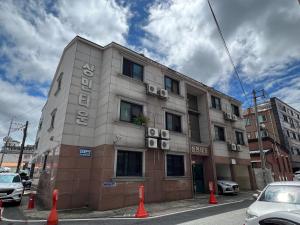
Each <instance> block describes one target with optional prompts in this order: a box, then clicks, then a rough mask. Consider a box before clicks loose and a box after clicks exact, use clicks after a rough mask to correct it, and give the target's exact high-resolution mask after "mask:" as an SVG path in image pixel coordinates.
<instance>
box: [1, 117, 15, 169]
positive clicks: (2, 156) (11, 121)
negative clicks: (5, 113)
mask: <svg viewBox="0 0 300 225" xmlns="http://www.w3.org/2000/svg"><path fill="white" fill-rule="evenodd" d="M13 121H14V117H12V118H11V120H10V125H9V129H8V133H7V140H6V141H5V145H4V149H3V150H4V151H3V152H2V155H1V161H0V167H1V166H2V163H3V158H4V154H5V151H6V148H7V142H8V141H9V135H10V131H11V126H12V123H13Z"/></svg>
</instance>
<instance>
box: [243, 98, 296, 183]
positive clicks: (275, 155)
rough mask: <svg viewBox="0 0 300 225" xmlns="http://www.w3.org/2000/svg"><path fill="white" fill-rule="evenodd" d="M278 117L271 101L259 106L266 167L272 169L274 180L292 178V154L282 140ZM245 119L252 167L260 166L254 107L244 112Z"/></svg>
mask: <svg viewBox="0 0 300 225" xmlns="http://www.w3.org/2000/svg"><path fill="white" fill-rule="evenodd" d="M276 118H277V117H276V110H274V108H273V104H272V103H271V102H270V101H269V102H266V103H264V104H261V105H259V106H258V120H259V124H260V128H259V129H260V130H261V136H262V144H263V151H264V153H265V158H266V167H267V168H268V169H270V170H271V171H272V177H273V180H275V181H281V180H292V178H293V171H292V164H291V155H290V152H289V149H288V146H286V145H285V143H284V142H282V138H281V135H282V134H280V129H281V128H280V126H279V124H278V122H277V119H276ZM244 119H245V124H246V131H247V138H248V142H249V149H250V155H251V163H252V167H253V168H260V167H261V160H260V153H259V146H258V128H257V125H256V117H255V112H254V109H253V108H249V109H248V110H246V111H245V112H244Z"/></svg>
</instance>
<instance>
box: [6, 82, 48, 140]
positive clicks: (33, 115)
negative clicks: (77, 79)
mask: <svg viewBox="0 0 300 225" xmlns="http://www.w3.org/2000/svg"><path fill="white" fill-rule="evenodd" d="M0 90H1V95H0V105H1V111H0V115H1V116H0V138H1V139H2V138H3V137H5V136H6V135H7V132H8V129H9V123H10V120H11V118H12V117H13V116H14V117H15V118H14V122H18V123H23V124H25V121H26V120H28V121H29V127H28V139H27V141H26V143H27V144H32V143H34V141H35V134H36V127H37V124H38V121H39V118H40V114H41V108H42V106H43V105H44V103H45V99H44V98H41V97H34V96H30V95H28V94H27V92H26V90H25V88H24V87H23V86H21V85H12V84H10V83H9V82H5V81H1V80H0ZM13 127H19V126H16V125H14V126H13ZM11 136H12V137H14V138H16V139H17V140H22V132H21V131H16V132H13V133H12V134H11ZM0 141H1V140H0Z"/></svg>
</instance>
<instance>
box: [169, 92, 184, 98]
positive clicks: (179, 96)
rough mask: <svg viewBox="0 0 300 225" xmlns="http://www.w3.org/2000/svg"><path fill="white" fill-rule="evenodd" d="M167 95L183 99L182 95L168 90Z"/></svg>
mask: <svg viewBox="0 0 300 225" xmlns="http://www.w3.org/2000/svg"><path fill="white" fill-rule="evenodd" d="M168 94H169V96H171V97H175V98H180V99H184V96H183V95H181V94H175V93H173V92H170V91H168Z"/></svg>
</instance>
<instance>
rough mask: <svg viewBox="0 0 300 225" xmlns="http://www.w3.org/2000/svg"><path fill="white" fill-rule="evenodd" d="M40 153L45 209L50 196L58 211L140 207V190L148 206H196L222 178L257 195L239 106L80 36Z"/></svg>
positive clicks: (61, 76)
mask: <svg viewBox="0 0 300 225" xmlns="http://www.w3.org/2000/svg"><path fill="white" fill-rule="evenodd" d="M233 115H234V116H233ZM236 144H237V145H238V149H237V148H234V147H233V148H232V146H237V145H236ZM36 146H37V150H36V157H35V159H34V160H33V161H32V163H33V165H34V171H35V173H34V177H35V178H36V179H38V181H39V182H38V198H39V199H40V200H41V201H42V202H43V203H44V204H45V206H48V207H49V206H50V201H51V191H52V190H53V188H57V189H59V193H60V194H59V195H60V197H59V199H60V201H58V208H77V207H83V206H89V207H91V208H93V209H98V210H106V209H113V208H120V207H124V206H128V205H132V204H136V203H137V201H138V197H137V196H138V186H139V185H140V184H144V186H145V200H146V202H160V201H170V200H176V199H184V198H191V197H192V196H193V193H194V192H200V193H201V192H206V191H208V182H209V181H214V182H215V183H216V180H217V179H220V178H227V179H232V180H236V181H237V182H238V183H240V186H241V188H242V189H243V188H244V189H250V188H251V182H250V180H251V179H252V174H251V166H250V155H249V149H248V143H247V140H246V136H245V127H244V124H243V120H242V118H241V103H240V102H239V101H237V100H235V99H233V98H231V97H229V96H227V95H225V94H222V93H220V92H217V91H216V90H214V89H212V88H210V87H208V86H206V85H204V84H202V83H200V82H197V81H195V80H193V79H191V78H189V77H187V76H185V75H183V74H180V73H178V72H176V71H174V70H171V69H170V68H168V67H166V66H163V65H161V64H159V63H157V62H155V61H153V60H151V59H149V58H147V57H145V56H144V55H141V54H138V53H136V52H134V51H131V50H129V49H127V48H125V47H123V46H121V45H118V44H116V43H111V44H109V45H107V46H105V47H102V46H99V45H97V44H95V43H92V42H90V41H88V40H85V39H83V38H81V37H78V36H77V37H76V38H74V39H73V40H72V41H71V42H70V43H69V44H68V46H67V47H66V48H65V49H64V52H63V55H62V57H61V60H60V62H59V65H58V67H57V70H56V73H55V76H54V79H53V82H52V84H51V87H50V90H49V94H48V100H47V102H46V104H45V106H44V108H43V110H42V116H41V120H40V125H39V129H38V133H37V138H36ZM229 147H230V148H229Z"/></svg>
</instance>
